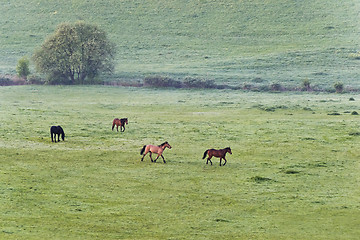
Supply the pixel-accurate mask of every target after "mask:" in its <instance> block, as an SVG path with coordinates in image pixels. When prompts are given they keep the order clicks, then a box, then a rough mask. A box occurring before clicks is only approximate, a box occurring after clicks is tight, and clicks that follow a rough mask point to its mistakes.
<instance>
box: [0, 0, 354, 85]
mask: <svg viewBox="0 0 360 240" xmlns="http://www.w3.org/2000/svg"><path fill="white" fill-rule="evenodd" d="M0 8H1V15H0V35H1V38H0V73H3V74H4V73H14V71H15V66H16V63H17V60H18V59H19V58H20V57H22V56H24V55H27V56H31V55H32V53H33V51H34V49H35V48H37V47H39V46H40V45H41V43H42V42H43V41H44V39H45V38H46V36H47V35H49V34H51V33H52V32H53V31H54V29H55V28H56V26H57V25H58V24H59V23H61V22H67V21H70V22H73V21H78V20H84V21H86V22H90V23H94V24H98V25H100V26H101V27H102V28H103V29H105V30H106V31H107V32H108V34H109V37H110V38H111V39H112V40H113V41H114V42H115V43H116V44H117V48H118V56H117V66H116V74H115V76H116V77H118V78H126V79H134V78H135V79H141V78H143V77H144V76H146V75H149V74H162V75H170V76H173V77H184V76H199V77H203V78H209V79H215V80H217V81H219V82H224V83H230V84H233V85H239V84H243V83H254V81H257V82H259V81H261V82H263V83H267V82H268V83H271V82H279V83H283V84H286V85H298V84H300V83H301V82H302V81H303V80H304V79H309V80H310V81H311V82H312V83H314V84H317V85H321V86H326V85H330V84H333V82H336V81H342V82H344V83H345V84H346V85H351V86H355V87H357V86H359V85H360V84H359V82H360V81H358V79H359V77H360V71H359V67H358V66H359V64H360V62H359V60H357V57H356V56H357V53H358V51H359V46H360V44H359V43H360V38H359V37H360V34H359V33H360V32H359V30H360V29H359V14H360V2H359V1H355V0H344V1H341V2H339V1H338V0H318V1H310V0H305V1H293V0H281V1H278V0H267V1H262V0H254V1H249V0H244V1H238V0H229V1H215V0H191V1H190V0H188V1H183V0H181V1H180V0H169V1H161V0H151V1H130V0H126V1H117V0H109V1H85V0H72V1H66V0H58V1H47V0H37V1H35V0H28V1H21V0H12V1H7V2H5V3H1V6H0ZM254 79H255V80H254Z"/></svg>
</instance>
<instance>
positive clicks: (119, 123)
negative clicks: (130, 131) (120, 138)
mask: <svg viewBox="0 0 360 240" xmlns="http://www.w3.org/2000/svg"><path fill="white" fill-rule="evenodd" d="M125 124H128V119H127V118H122V119H118V118H115V119H114V120H113V124H112V129H111V130H112V131H114V127H115V125H116V131H119V126H120V131H121V132H124V131H125Z"/></svg>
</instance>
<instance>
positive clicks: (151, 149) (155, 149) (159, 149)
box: [140, 142, 171, 163]
mask: <svg viewBox="0 0 360 240" xmlns="http://www.w3.org/2000/svg"><path fill="white" fill-rule="evenodd" d="M165 148H169V149H171V146H170V144H169V143H168V142H164V143H162V144H160V145H158V146H155V145H144V147H143V148H142V149H141V151H140V155H143V156H142V158H141V161H143V160H144V157H145V155H146V154H147V153H150V159H151V162H156V160H157V159H158V158H159V157H160V156H161V157H162V159H163V161H164V163H166V161H165V159H164V156H163V155H162V153H163V152H164V150H165ZM152 153H155V154H157V157H156V158H155V160H153V159H152V157H151V154H152Z"/></svg>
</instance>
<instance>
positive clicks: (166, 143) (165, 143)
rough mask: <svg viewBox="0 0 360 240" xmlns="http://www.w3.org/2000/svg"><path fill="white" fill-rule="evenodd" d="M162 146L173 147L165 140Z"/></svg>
mask: <svg viewBox="0 0 360 240" xmlns="http://www.w3.org/2000/svg"><path fill="white" fill-rule="evenodd" d="M160 146H161V147H164V149H165V148H166V147H168V148H169V149H171V146H170V144H169V143H168V142H164V143H163V144H161V145H160Z"/></svg>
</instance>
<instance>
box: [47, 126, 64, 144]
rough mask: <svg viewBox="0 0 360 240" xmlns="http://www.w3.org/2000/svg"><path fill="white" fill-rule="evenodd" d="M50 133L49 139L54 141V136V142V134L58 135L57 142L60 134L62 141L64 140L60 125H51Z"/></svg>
mask: <svg viewBox="0 0 360 240" xmlns="http://www.w3.org/2000/svg"><path fill="white" fill-rule="evenodd" d="M50 134H51V141H52V142H54V138H55V142H56V135H58V136H57V137H58V142H60V135H61V138H62V140H63V141H65V133H64V130H63V129H62V127H60V126H52V127H51V128H50Z"/></svg>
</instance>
